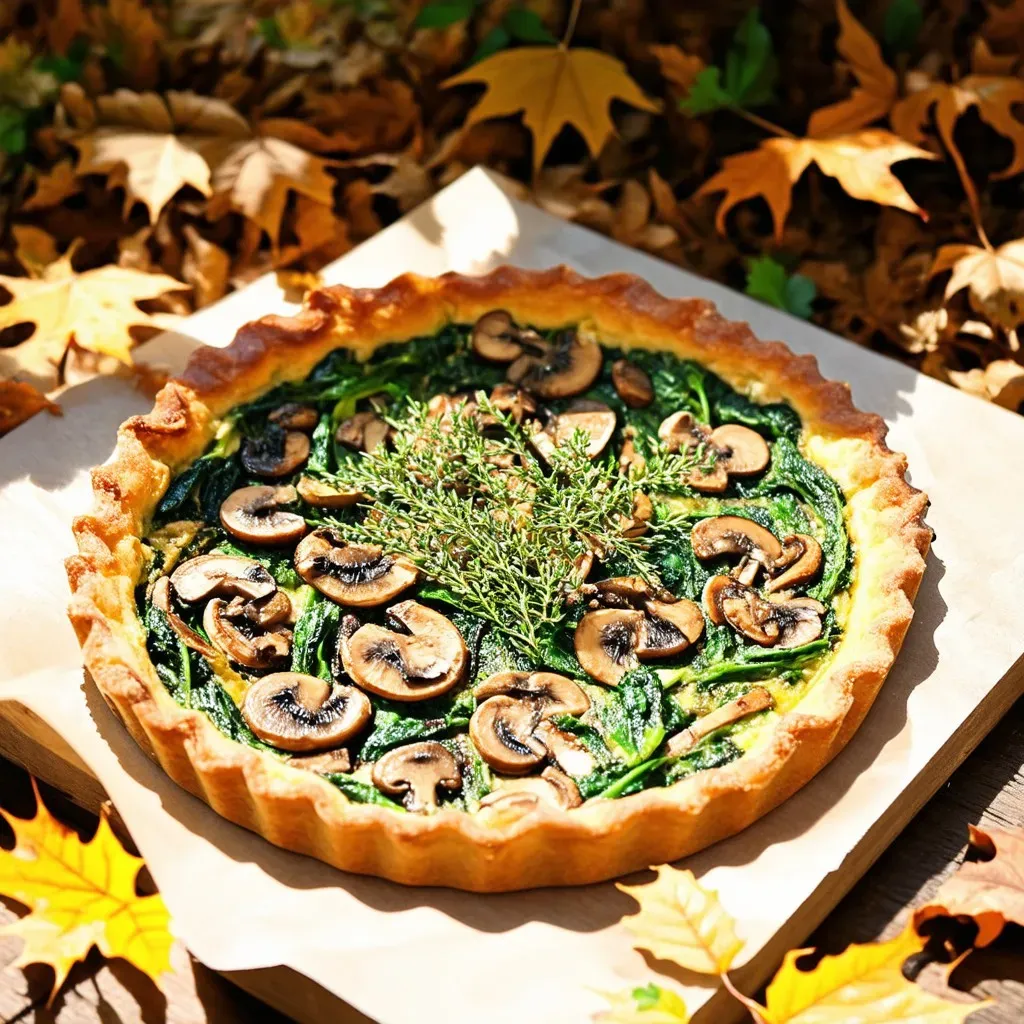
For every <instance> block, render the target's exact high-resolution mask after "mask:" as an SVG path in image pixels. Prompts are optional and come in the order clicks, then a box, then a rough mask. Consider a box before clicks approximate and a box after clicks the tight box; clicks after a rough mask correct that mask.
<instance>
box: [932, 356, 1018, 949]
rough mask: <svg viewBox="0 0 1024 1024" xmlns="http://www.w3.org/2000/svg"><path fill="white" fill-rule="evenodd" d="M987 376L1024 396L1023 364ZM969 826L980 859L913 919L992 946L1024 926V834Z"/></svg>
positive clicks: (1001, 363)
mask: <svg viewBox="0 0 1024 1024" xmlns="http://www.w3.org/2000/svg"><path fill="white" fill-rule="evenodd" d="M977 372H979V373H980V372H981V371H977ZM950 376H951V377H953V376H954V374H952V373H951V374H950ZM983 376H984V389H985V392H986V393H985V394H983V396H982V397H986V398H989V399H991V400H992V401H995V402H997V403H998V404H999V405H1006V406H1007V407H1008V408H1016V407H1017V405H1019V404H1020V402H1021V401H1022V400H1024V366H1021V365H1020V364H1018V363H1014V362H1012V361H1011V360H1009V359H998V360H996V361H995V362H993V363H989V365H988V366H986V367H985V370H984V374H983ZM961 386H963V385H961ZM965 390H972V389H971V388H967V389H965ZM968 828H969V829H970V852H971V853H972V854H974V855H975V856H976V857H977V858H978V859H976V860H970V861H966V862H965V863H963V864H961V865H960V868H959V870H958V871H957V872H956V874H955V875H953V877H952V878H949V879H947V880H946V881H945V882H943V883H942V885H941V886H940V887H939V891H938V892H937V893H936V894H935V895H934V896H933V897H932V898H931V900H929V902H928V903H927V904H925V906H923V907H921V908H920V909H919V910H918V911H917V912H916V913H915V915H914V923H915V924H916V925H917V926H920V925H921V924H923V923H924V922H925V921H927V920H929V919H930V918H933V917H939V916H949V917H970V918H973V919H974V922H975V923H976V924H977V926H978V937H977V938H976V939H975V940H974V944H975V945H976V946H988V945H990V944H991V943H992V942H994V941H995V940H996V938H997V937H998V936H999V933H1000V932H1001V931H1002V930H1003V928H1004V927H1005V926H1006V925H1007V924H1010V923H1013V924H1021V925H1024V834H1022V832H1021V830H1020V829H1014V830H1012V831H1011V830H1009V829H1004V828H997V827H995V826H986V827H984V828H982V827H977V826H974V825H969V826H968Z"/></svg>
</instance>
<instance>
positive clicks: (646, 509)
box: [620, 491, 654, 537]
mask: <svg viewBox="0 0 1024 1024" xmlns="http://www.w3.org/2000/svg"><path fill="white" fill-rule="evenodd" d="M653 518H654V503H653V502H652V501H651V499H650V498H649V497H648V496H647V495H646V494H644V493H643V491H637V493H636V494H634V495H633V508H632V509H631V511H630V514H629V517H628V518H627V517H625V516H622V517H621V518H620V523H621V525H622V536H623V537H642V536H643V535H644V534H645V533H646V532H647V531H648V529H649V528H650V525H651V519H653Z"/></svg>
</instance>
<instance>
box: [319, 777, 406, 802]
mask: <svg viewBox="0 0 1024 1024" xmlns="http://www.w3.org/2000/svg"><path fill="white" fill-rule="evenodd" d="M324 778H325V779H326V780H327V781H328V782H330V783H331V784H332V785H334V786H337V787H338V789H340V790H341V791H342V793H344V794H345V796H347V797H348V798H349V800H351V801H352V803H354V804H377V805H378V806H380V807H390V808H391V810H393V811H403V812H404V811H405V808H404V807H403V806H402V805H401V804H396V803H395V801H394V800H389V799H388V798H387V797H386V796H385V795H384V794H383V793H382V792H381V791H380V790H379V789H377V787H376V786H371V785H370V784H369V783H368V782H360V781H359V779H357V778H355V777H353V776H352V775H345V774H344V773H343V772H333V773H331V774H330V775H325V776H324Z"/></svg>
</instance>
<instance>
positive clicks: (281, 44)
mask: <svg viewBox="0 0 1024 1024" xmlns="http://www.w3.org/2000/svg"><path fill="white" fill-rule="evenodd" d="M256 31H257V32H259V34H260V35H261V36H263V41H264V42H265V43H266V44H267V46H269V47H270V48H271V49H273V50H287V49H288V41H287V40H286V39H285V37H284V36H283V35H281V29H280V27H279V26H278V24H277V19H276V18H259V19H258V20H257V21H256Z"/></svg>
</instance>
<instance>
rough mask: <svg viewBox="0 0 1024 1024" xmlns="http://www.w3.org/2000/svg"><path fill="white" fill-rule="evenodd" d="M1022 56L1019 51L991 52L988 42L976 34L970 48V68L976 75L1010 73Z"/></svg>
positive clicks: (1023, 29)
mask: <svg viewBox="0 0 1024 1024" xmlns="http://www.w3.org/2000/svg"><path fill="white" fill-rule="evenodd" d="M1022 31H1024V26H1022ZM1022 56H1024V55H1022V54H1021V53H1020V52H1017V53H993V52H992V50H991V48H990V47H989V45H988V43H986V42H985V40H984V39H982V38H981V36H978V37H977V38H976V39H975V40H974V47H973V49H972V50H971V68H972V70H973V71H974V73H975V74H978V75H997V76H1002V75H1012V74H1013V72H1014V69H1015V68H1016V67H1017V65H1018V64H1019V63H1020V61H1021V58H1022Z"/></svg>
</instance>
